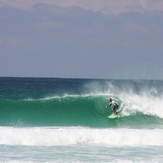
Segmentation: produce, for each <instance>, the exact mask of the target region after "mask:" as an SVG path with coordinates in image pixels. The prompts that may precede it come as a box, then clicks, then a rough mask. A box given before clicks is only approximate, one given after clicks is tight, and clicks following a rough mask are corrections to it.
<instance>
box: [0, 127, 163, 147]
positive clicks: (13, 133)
mask: <svg viewBox="0 0 163 163" xmlns="http://www.w3.org/2000/svg"><path fill="white" fill-rule="evenodd" d="M0 144H1V145H2V144H6V145H29V146H30V145H31V146H63V145H77V144H97V145H98V144H102V145H106V146H163V130H162V129H152V130H140V129H92V128H84V127H51V128H50V127H49V128H48V127H46V128H43V127H41V128H40V127H31V128H13V127H0Z"/></svg>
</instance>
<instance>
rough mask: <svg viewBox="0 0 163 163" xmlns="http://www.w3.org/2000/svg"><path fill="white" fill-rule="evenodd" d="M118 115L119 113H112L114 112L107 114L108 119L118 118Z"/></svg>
mask: <svg viewBox="0 0 163 163" xmlns="http://www.w3.org/2000/svg"><path fill="white" fill-rule="evenodd" d="M118 117H119V115H114V114H111V115H109V116H108V118H110V119H114V118H118Z"/></svg>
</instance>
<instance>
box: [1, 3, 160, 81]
mask: <svg viewBox="0 0 163 163" xmlns="http://www.w3.org/2000/svg"><path fill="white" fill-rule="evenodd" d="M49 2H50V1H49ZM57 2H58V3H59V1H57ZM63 2H64V1H62V3H63ZM65 2H66V1H65ZM67 2H71V3H72V4H73V3H74V1H67ZM105 2H107V1H105ZM109 2H110V1H109ZM51 3H52V1H51ZM76 3H77V2H76ZM87 3H88V2H87ZM65 4H66V3H64V5H65ZM83 4H84V3H83ZM66 5H67V6H68V5H71V4H70V3H69V4H68V3H67V4H66ZM67 6H65V7H61V6H58V5H57V6H56V5H48V4H44V3H37V4H35V5H33V9H32V10H20V9H18V8H8V7H7V8H0V31H1V32H0V36H1V40H0V50H1V51H0V55H2V57H1V62H2V64H0V75H1V76H4V75H8V76H13V75H14V76H45V77H46V76H55V77H86V78H87V77H88V78H107V77H109V78H143V77H146V78H152V75H153V77H155V78H161V74H158V73H155V72H157V71H158V72H160V71H159V70H162V60H163V56H162V52H163V48H162V42H163V31H162V30H163V22H162V20H163V12H162V11H145V12H143V13H141V12H133V11H128V12H124V13H121V14H119V15H113V14H111V15H109V16H106V15H104V14H102V13H101V12H96V11H93V10H87V9H83V8H81V7H78V6H76V7H75V6H71V7H67ZM8 59H10V61H8ZM3 60H4V61H3ZM18 60H19V63H17V61H18ZM8 62H9V63H10V66H8V64H7V63H8ZM29 65H30V66H29ZM142 65H143V66H144V65H146V66H145V68H144V67H143V66H142ZM151 65H153V67H154V68H153V69H154V70H155V71H154V72H153V73H151V74H149V70H150V69H152V67H151V68H150V66H151ZM156 65H157V66H156ZM4 67H5V68H4ZM22 67H23V69H22ZM141 67H143V68H141ZM23 70H24V71H23ZM129 70H130V71H131V72H130V73H129V72H128V71H129ZM156 70H157V71H156ZM141 71H143V75H140V74H141ZM125 72H128V73H125ZM133 72H134V73H133ZM145 73H147V74H148V75H144V74H145ZM134 75H135V76H134Z"/></svg>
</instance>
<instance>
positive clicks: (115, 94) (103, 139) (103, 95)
mask: <svg viewBox="0 0 163 163" xmlns="http://www.w3.org/2000/svg"><path fill="white" fill-rule="evenodd" d="M110 97H112V98H113V99H114V100H116V101H117V102H118V103H119V110H120V113H119V115H120V117H119V118H117V119H108V115H110V114H111V108H107V109H106V107H105V106H106V105H108V103H109V101H108V99H109V98H110ZM162 99H163V81H156V80H155V81H154V80H93V79H60V78H0V162H9V163H12V162H14V163H17V162H22V163H24V162H25V163H26V162H27V163H28V162H30V163H31V162H32V163H33V162H34V163H37V162H46V163H51V162H78V163H80V162H117V163H124V162H127V163H132V162H143V163H144V162H151V163H154V162H163V156H162V153H163V111H162V109H163V100H162Z"/></svg>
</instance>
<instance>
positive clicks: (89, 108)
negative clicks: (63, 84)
mask: <svg viewBox="0 0 163 163" xmlns="http://www.w3.org/2000/svg"><path fill="white" fill-rule="evenodd" d="M109 97H112V98H113V99H115V100H116V101H118V103H119V106H120V107H119V110H121V112H120V118H118V119H117V120H114V121H109V120H108V118H107V117H108V115H110V114H111V109H106V108H105V106H106V105H107V104H108V102H109V101H108V98H109ZM148 99H149V97H147V96H146V95H145V96H138V95H135V94H133V95H132V96H131V95H129V94H128V95H123V96H122V94H120V95H119V96H115V95H110V96H108V95H102V94H98V95H89V94H85V95H64V96H50V97H45V98H40V99H24V100H17V101H15V100H1V101H0V103H1V109H0V125H1V126H88V127H136V128H140V127H143V128H144V127H147V128H153V127H155V126H157V127H161V128H162V127H163V114H162V112H161V111H160V110H161V108H160V105H163V102H162V100H161V99H160V98H155V100H154V101H153V100H149V101H148ZM147 101H148V103H147Z"/></svg>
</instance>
